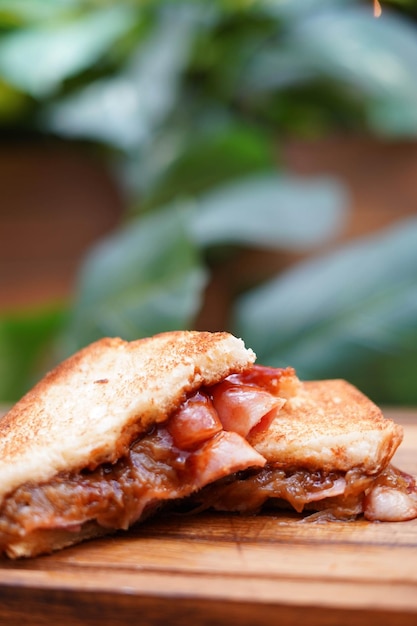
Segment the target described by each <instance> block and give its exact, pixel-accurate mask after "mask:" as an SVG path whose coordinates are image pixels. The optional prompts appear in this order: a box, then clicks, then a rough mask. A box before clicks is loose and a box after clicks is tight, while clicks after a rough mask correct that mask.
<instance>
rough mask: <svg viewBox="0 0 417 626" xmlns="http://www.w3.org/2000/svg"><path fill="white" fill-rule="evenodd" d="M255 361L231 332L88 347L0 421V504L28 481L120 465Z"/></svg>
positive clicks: (110, 341) (101, 342)
mask: <svg viewBox="0 0 417 626" xmlns="http://www.w3.org/2000/svg"><path fill="white" fill-rule="evenodd" d="M254 361H255V354H254V353H253V352H252V350H249V349H246V348H245V346H244V343H243V341H242V340H240V339H237V338H236V337H234V336H233V335H230V334H228V333H208V332H197V331H173V332H166V333H161V334H159V335H155V336H154V337H150V338H146V339H139V340H137V341H132V342H125V341H123V340H121V339H119V338H105V339H101V340H99V341H97V342H95V343H93V344H91V345H89V346H87V347H86V348H84V349H82V350H81V351H80V352H78V353H76V354H75V355H73V356H71V357H70V358H68V359H67V360H65V361H63V362H62V363H61V364H60V365H58V367H56V368H55V369H54V370H52V371H51V372H49V373H48V374H47V375H46V376H45V377H44V378H43V379H42V380H41V381H40V382H39V383H38V384H37V385H36V386H35V387H34V388H33V389H32V390H31V391H29V392H28V393H27V394H26V395H25V396H24V397H23V398H22V399H21V400H20V401H19V402H18V403H17V404H16V405H15V406H14V407H13V408H12V409H11V410H10V411H9V412H8V413H7V414H6V415H5V416H4V417H3V419H1V420H0V476H1V481H0V502H1V499H2V498H3V497H4V496H5V495H7V494H9V493H10V492H12V491H13V490H14V489H16V488H17V487H18V486H20V485H22V484H24V483H26V482H32V483H40V482H45V481H48V480H50V479H51V478H52V477H53V476H54V475H56V474H57V473H58V472H61V471H79V470H80V469H83V468H87V467H88V468H90V469H93V468H94V467H96V466H97V465H99V464H101V463H104V462H114V461H116V460H117V459H118V458H119V457H120V456H122V455H123V453H124V452H125V451H126V449H127V447H128V446H129V444H130V443H131V442H132V441H133V440H134V439H135V438H136V437H137V436H138V435H140V434H141V433H144V432H146V431H147V430H149V429H150V428H151V427H152V426H153V425H154V424H157V423H160V422H163V421H165V420H166V419H167V418H168V417H169V415H170V413H171V412H172V411H173V410H175V408H177V407H178V405H179V404H180V403H181V402H182V401H183V399H184V398H185V396H186V395H187V394H188V393H191V392H193V391H195V390H197V389H198V388H199V387H200V386H202V385H211V384H214V383H216V382H218V381H219V380H221V379H222V378H224V377H225V376H228V375H229V374H230V373H232V372H240V371H242V370H245V369H247V368H248V367H249V366H250V365H251V364H252V363H253V362H254Z"/></svg>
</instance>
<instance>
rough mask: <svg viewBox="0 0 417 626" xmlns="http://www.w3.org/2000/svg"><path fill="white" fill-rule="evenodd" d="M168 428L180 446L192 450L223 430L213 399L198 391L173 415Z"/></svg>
mask: <svg viewBox="0 0 417 626" xmlns="http://www.w3.org/2000/svg"><path fill="white" fill-rule="evenodd" d="M167 429H168V431H169V433H170V434H171V435H172V438H173V440H174V443H175V445H176V446H178V447H179V448H182V449H184V450H191V449H192V448H195V447H196V446H197V445H199V444H200V443H202V442H203V441H206V440H207V439H209V438H210V437H213V436H214V435H216V434H217V433H219V432H220V431H221V430H223V427H222V423H221V421H220V419H219V416H218V415H217V411H216V410H215V408H214V406H213V403H212V401H211V400H210V398H209V397H208V396H207V394H206V393H203V392H201V391H199V392H197V393H196V394H195V395H194V396H192V397H191V398H189V399H188V400H186V402H185V403H184V404H183V405H182V406H181V407H180V408H179V409H178V411H176V412H175V413H174V415H172V416H171V418H170V420H169V423H168V424H167Z"/></svg>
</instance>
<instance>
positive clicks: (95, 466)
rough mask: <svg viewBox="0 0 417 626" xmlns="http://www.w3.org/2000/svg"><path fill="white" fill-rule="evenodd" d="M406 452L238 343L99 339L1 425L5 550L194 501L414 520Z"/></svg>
mask: <svg viewBox="0 0 417 626" xmlns="http://www.w3.org/2000/svg"><path fill="white" fill-rule="evenodd" d="M401 439H402V431H401V428H400V427H399V426H398V425H396V424H394V423H393V422H392V421H391V420H388V419H386V418H384V417H383V415H382V413H381V412H380V410H379V409H378V408H377V407H376V406H375V405H374V404H373V403H372V402H371V401H370V400H368V399H367V398H365V396H363V395H362V394H361V393H360V392H359V391H357V390H356V389H354V388H353V387H351V386H350V385H348V383H345V382H344V381H320V382H305V383H301V382H300V381H299V379H298V377H297V375H296V373H295V371H294V369H292V368H290V367H289V368H283V369H281V368H269V367H263V366H260V365H257V364H255V354H254V353H253V351H252V350H250V349H248V348H246V347H245V345H244V343H243V341H242V340H240V339H238V338H236V337H234V336H232V335H230V334H228V333H206V332H197V331H174V332H167V333H162V334H159V335H156V336H154V337H150V338H146V339H139V340H137V341H133V342H125V341H123V340H121V339H117V338H105V339H101V340H99V341H97V342H95V343H93V344H91V345H90V346H87V347H86V348H84V349H82V350H81V351H80V352H78V353H76V354H75V355H73V356H71V357H69V358H68V359H67V360H65V361H63V362H62V363H61V364H60V365H58V366H57V367H56V368H55V369H53V370H52V371H51V372H49V373H48V374H47V375H46V376H45V377H44V378H43V379H42V380H41V381H40V382H39V383H38V384H36V385H35V386H34V387H33V389H32V390H30V391H29V392H28V393H27V394H26V395H25V396H24V397H23V398H22V399H21V400H20V401H19V402H18V403H17V404H16V405H15V406H14V407H12V409H11V410H10V411H9V412H8V413H7V414H6V416H5V417H3V419H1V420H0V476H1V480H0V552H1V553H3V554H5V555H7V556H9V557H11V558H18V557H30V556H35V555H39V554H46V553H50V552H52V551H54V550H58V549H60V548H63V547H66V546H69V545H72V544H76V543H79V542H81V541H83V540H85V539H91V538H94V537H99V536H103V535H106V534H108V533H112V532H115V531H118V530H126V529H128V528H129V527H131V526H132V525H133V524H136V523H137V522H139V521H141V520H144V519H146V518H147V517H149V516H150V515H155V514H156V513H157V511H158V510H159V509H160V508H162V507H167V506H168V505H171V506H178V505H179V504H183V503H186V504H187V505H188V506H195V505H196V504H197V505H198V506H200V507H203V508H207V507H212V508H215V509H219V510H227V511H241V512H256V511H258V510H260V508H261V507H262V506H264V505H265V504H266V503H274V504H278V505H279V506H282V505H284V506H292V507H293V508H294V509H295V510H297V511H304V510H306V511H310V510H313V511H318V512H319V513H318V514H319V515H323V514H324V515H332V516H335V517H339V518H340V517H343V518H346V517H348V516H356V515H358V514H362V513H363V514H365V516H366V517H368V519H410V518H412V517H416V516H417V511H416V506H417V505H416V501H415V499H414V482H413V479H412V478H411V477H408V476H407V475H405V474H403V473H402V472H399V471H398V470H394V469H393V468H392V467H391V466H390V461H391V458H392V456H393V454H394V452H395V450H396V448H397V447H398V445H399V444H400V442H401ZM387 502H388V504H387ZM388 509H389V510H388Z"/></svg>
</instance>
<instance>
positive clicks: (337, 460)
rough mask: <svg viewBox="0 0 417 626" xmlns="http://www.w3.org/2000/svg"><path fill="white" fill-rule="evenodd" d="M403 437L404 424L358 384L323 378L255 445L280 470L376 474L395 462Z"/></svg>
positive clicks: (285, 409)
mask: <svg viewBox="0 0 417 626" xmlns="http://www.w3.org/2000/svg"><path fill="white" fill-rule="evenodd" d="M402 437H403V431H402V428H401V426H399V425H398V424H395V423H394V422H392V421H391V420H389V419H386V418H385V417H384V416H383V414H382V412H381V410H380V409H379V408H378V407H377V406H376V405H375V404H374V403H373V402H372V401H371V400H370V399H369V398H367V397H366V396H365V395H364V394H363V393H361V392H360V391H359V390H358V389H356V388H355V387H354V386H353V385H351V384H350V383H348V382H346V381H344V380H323V381H307V382H303V383H302V385H301V389H300V390H299V393H298V394H297V395H296V396H295V397H293V398H289V399H288V400H287V402H286V404H285V405H284V407H283V408H282V409H281V410H280V411H279V413H278V415H277V416H276V417H275V419H274V420H273V421H272V423H271V425H270V426H269V428H268V429H267V430H265V431H263V432H261V433H257V434H256V435H254V436H253V437H252V438H250V439H249V442H250V443H251V445H253V446H254V447H255V448H256V450H257V451H258V452H260V454H262V455H263V456H264V457H265V458H266V459H267V461H268V463H273V464H274V465H276V466H278V467H282V468H286V469H291V468H306V469H309V470H312V471H314V470H323V471H324V472H330V471H348V470H350V469H352V468H359V469H361V470H363V471H364V473H367V474H373V473H376V472H379V471H380V470H381V469H382V468H384V467H385V466H386V465H387V464H388V463H389V461H390V460H391V458H392V456H393V454H394V452H395V450H396V449H397V447H398V446H399V444H400V443H401V441H402Z"/></svg>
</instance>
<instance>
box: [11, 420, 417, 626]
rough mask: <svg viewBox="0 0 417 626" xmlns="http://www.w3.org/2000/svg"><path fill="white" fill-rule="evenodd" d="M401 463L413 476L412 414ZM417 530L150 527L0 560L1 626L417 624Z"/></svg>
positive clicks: (416, 441) (183, 521)
mask: <svg viewBox="0 0 417 626" xmlns="http://www.w3.org/2000/svg"><path fill="white" fill-rule="evenodd" d="M386 413H389V414H390V416H392V417H394V418H395V419H396V420H397V421H398V422H400V423H402V424H403V425H404V430H405V438H404V442H403V444H402V445H401V447H400V450H399V451H398V452H397V455H396V458H395V462H396V464H397V465H398V466H400V467H401V468H402V469H404V470H406V471H408V472H410V473H413V474H415V475H417V411H395V410H393V411H390V412H388V411H386ZM416 592H417V520H416V521H411V522H402V523H370V522H365V521H363V520H359V521H356V522H350V523H343V522H333V523H320V524H317V523H316V524H313V523H306V522H303V521H301V520H300V518H299V517H297V516H295V515H294V516H291V515H277V514H265V515H260V516H256V517H240V516H237V515H223V514H204V515H199V516H175V517H170V518H168V517H167V518H165V519H158V520H156V519H155V520H149V521H148V522H146V523H144V524H142V525H141V526H140V527H138V528H136V529H135V530H132V531H130V532H128V533H122V534H119V535H117V536H114V537H110V538H106V539H102V540H96V541H91V542H88V543H85V544H82V545H79V546H75V547H73V548H69V549H67V550H63V551H61V552H58V553H56V554H54V555H51V556H47V557H42V558H37V559H32V560H22V561H18V562H13V561H9V560H6V559H4V560H2V561H0V624H19V625H22V626H26V625H28V624H31V625H34V626H41V625H42V626H43V625H46V624H51V623H54V622H55V623H56V624H60V625H62V626H70V625H71V626H78V625H86V626H96V625H97V626H98V625H100V626H107V625H108V626H110V625H111V626H117V625H119V624H120V625H123V624H140V625H152V626H153V625H159V624H164V625H167V626H184V625H188V624H189V625H190V626H192V625H196V626H197V625H198V626H200V625H204V626H205V625H214V624H216V625H217V624H218V625H223V624H224V625H226V624H227V625H230V624H239V625H240V626H247V625H251V624H254V625H257V626H263V625H272V624H274V626H276V625H278V624H279V625H280V626H287V625H289V626H290V625H291V626H292V625H296V624H297V625H299V624H302V625H303V626H316V625H320V626H333V625H334V626H336V625H337V626H343V625H350V624H355V625H357V626H365V625H366V626H372V625H376V624H378V626H379V625H381V624H384V625H385V624H388V625H391V624H392V625H394V624H395V625H396V626H402V625H405V624H407V625H408V624H417V593H416Z"/></svg>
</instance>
